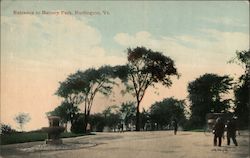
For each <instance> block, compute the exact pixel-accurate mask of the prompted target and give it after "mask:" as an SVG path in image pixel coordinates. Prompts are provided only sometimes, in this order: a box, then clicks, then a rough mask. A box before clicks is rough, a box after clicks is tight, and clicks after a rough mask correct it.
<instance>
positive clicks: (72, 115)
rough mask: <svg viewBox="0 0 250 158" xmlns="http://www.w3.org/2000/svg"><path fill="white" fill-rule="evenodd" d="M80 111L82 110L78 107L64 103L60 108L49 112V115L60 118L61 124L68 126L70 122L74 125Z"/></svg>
mask: <svg viewBox="0 0 250 158" xmlns="http://www.w3.org/2000/svg"><path fill="white" fill-rule="evenodd" d="M79 111H80V109H79V108H78V107H77V106H75V105H73V104H72V103H69V102H67V101H63V102H62V103H61V105H60V106H58V107H56V108H55V109H54V110H53V111H51V112H48V115H54V116H59V117H60V118H61V122H62V123H65V124H66V125H67V123H68V122H69V121H70V123H71V124H73V123H74V120H75V119H76V115H77V114H78V112H79Z"/></svg>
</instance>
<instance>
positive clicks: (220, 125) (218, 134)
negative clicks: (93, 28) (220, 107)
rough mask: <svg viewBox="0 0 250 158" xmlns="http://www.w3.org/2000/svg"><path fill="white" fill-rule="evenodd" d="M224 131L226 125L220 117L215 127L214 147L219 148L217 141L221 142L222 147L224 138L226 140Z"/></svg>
mask: <svg viewBox="0 0 250 158" xmlns="http://www.w3.org/2000/svg"><path fill="white" fill-rule="evenodd" d="M224 130H225V124H224V122H223V120H222V118H221V117H218V118H217V119H216V122H215V125H214V127H213V134H214V146H217V139H218V140H219V144H218V146H221V141H222V137H223V138H224Z"/></svg>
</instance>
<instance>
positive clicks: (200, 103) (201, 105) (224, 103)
mask: <svg viewBox="0 0 250 158" xmlns="http://www.w3.org/2000/svg"><path fill="white" fill-rule="evenodd" d="M232 85H233V79H232V78H231V77H229V76H227V75H225V76H219V75H217V74H204V75H202V76H200V77H199V78H197V79H195V80H194V81H192V82H190V83H189V84H188V92H189V95H188V98H189V100H190V103H191V120H192V121H194V123H195V124H196V125H197V126H202V125H203V124H204V123H205V116H206V114H207V113H210V112H219V113H220V112H227V110H228V109H229V108H230V101H231V99H224V98H223V97H222V96H223V94H228V93H229V91H230V90H231V89H232Z"/></svg>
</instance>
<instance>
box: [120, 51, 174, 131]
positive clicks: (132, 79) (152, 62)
mask: <svg viewBox="0 0 250 158" xmlns="http://www.w3.org/2000/svg"><path fill="white" fill-rule="evenodd" d="M127 59H128V64H127V65H126V66H123V67H120V70H121V72H123V76H122V73H119V74H120V75H119V77H123V79H122V81H123V82H124V83H125V85H126V92H131V93H132V95H134V96H135V98H136V104H137V105H136V130H137V131H139V130H140V103H141V101H142V99H143V97H144V95H145V93H146V90H147V89H148V88H149V87H150V86H151V87H154V86H155V84H157V83H161V84H162V85H163V86H166V87H170V86H171V85H172V81H171V79H170V77H171V76H174V75H176V76H179V75H178V73H177V69H176V67H175V65H174V61H173V60H172V59H171V58H170V57H167V56H165V55H163V54H162V53H161V52H156V51H152V50H151V49H147V48H145V47H136V48H134V49H130V48H129V49H128V50H127ZM124 74H126V75H124Z"/></svg>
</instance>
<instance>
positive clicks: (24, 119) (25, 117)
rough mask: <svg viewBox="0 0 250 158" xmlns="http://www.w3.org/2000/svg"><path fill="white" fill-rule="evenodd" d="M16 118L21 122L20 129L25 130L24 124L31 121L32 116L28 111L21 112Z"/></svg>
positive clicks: (17, 121)
mask: <svg viewBox="0 0 250 158" xmlns="http://www.w3.org/2000/svg"><path fill="white" fill-rule="evenodd" d="M14 120H15V121H16V123H18V124H19V126H20V130H21V131H23V126H24V124H26V123H28V122H29V121H30V116H29V114H27V113H19V114H18V115H17V116H15V118H14Z"/></svg>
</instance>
